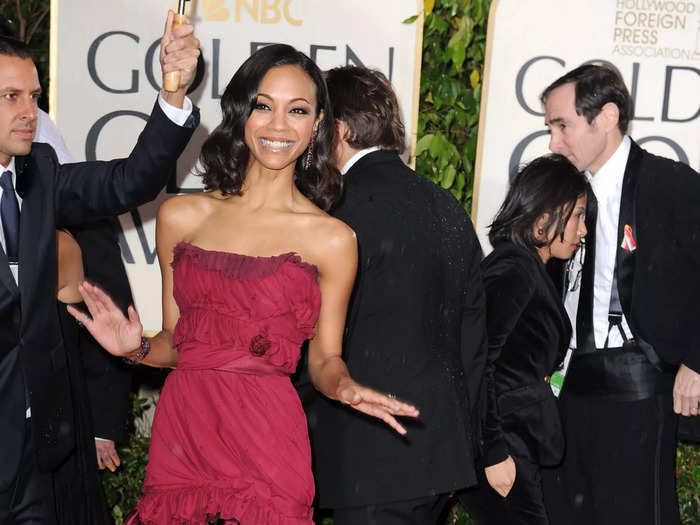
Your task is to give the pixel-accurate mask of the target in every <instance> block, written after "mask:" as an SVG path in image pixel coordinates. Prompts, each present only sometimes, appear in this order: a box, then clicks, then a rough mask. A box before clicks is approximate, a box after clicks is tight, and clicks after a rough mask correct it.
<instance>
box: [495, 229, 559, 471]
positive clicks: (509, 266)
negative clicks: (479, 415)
mask: <svg viewBox="0 0 700 525" xmlns="http://www.w3.org/2000/svg"><path fill="white" fill-rule="evenodd" d="M482 271H483V274H484V287H485V288H486V304H487V314H486V319H487V326H488V338H489V352H488V360H487V365H486V373H485V389H486V405H487V406H486V409H487V411H486V417H485V422H484V426H483V429H484V431H483V439H484V466H490V465H495V464H496V463H499V462H501V461H503V460H504V459H506V456H507V455H508V454H510V455H513V456H520V457H524V458H527V459H529V460H530V461H531V462H533V463H536V464H540V465H555V464H557V463H559V461H561V458H562V455H563V452H564V435H563V432H562V428H561V420H560V417H559V410H558V408H557V402H556V398H555V397H554V394H553V393H552V389H551V388H550V386H549V383H548V382H547V380H548V379H549V376H550V375H551V374H552V372H553V370H554V369H555V367H556V366H557V365H558V364H559V363H560V362H561V361H562V360H563V358H564V355H565V353H566V349H567V347H568V345H569V341H570V339H571V325H570V323H569V320H568V316H567V314H566V311H565V310H564V305H563V303H562V300H561V296H560V295H559V292H558V291H557V290H556V287H555V285H554V283H553V282H552V280H551V279H550V277H549V275H548V274H547V271H546V268H545V265H544V263H543V262H542V259H540V257H539V256H538V255H537V253H536V252H534V251H531V250H528V249H526V248H523V247H520V246H517V245H515V244H513V243H510V242H502V243H500V244H498V245H497V246H496V247H495V249H494V251H493V252H492V253H491V254H490V255H489V256H488V257H487V258H486V259H485V260H484V262H483V264H482ZM516 461H517V460H516Z"/></svg>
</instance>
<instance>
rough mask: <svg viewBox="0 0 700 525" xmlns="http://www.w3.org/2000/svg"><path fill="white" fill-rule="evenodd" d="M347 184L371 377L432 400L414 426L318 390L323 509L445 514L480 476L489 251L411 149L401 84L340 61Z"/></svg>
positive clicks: (341, 154)
mask: <svg viewBox="0 0 700 525" xmlns="http://www.w3.org/2000/svg"><path fill="white" fill-rule="evenodd" d="M327 82H328V87H329V91H330V97H331V104H332V107H333V113H334V116H335V117H336V123H337V130H338V136H337V145H336V151H335V162H336V165H337V166H338V168H339V169H340V170H341V173H343V174H344V195H343V197H342V199H341V201H340V202H339V203H338V205H337V207H336V208H335V209H334V210H333V211H332V213H333V215H334V216H336V217H338V218H339V219H341V220H343V221H344V222H346V223H347V224H348V225H349V226H350V227H351V228H353V230H354V231H355V233H356V234H357V239H358V246H359V261H358V262H359V265H358V273H357V278H356V281H355V287H354V290H353V294H352V297H351V302H350V307H349V311H348V318H347V321H346V330H345V338H344V345H343V348H344V356H343V357H344V359H345V360H346V363H347V366H348V369H349V371H350V374H351V375H352V376H353V378H355V379H356V380H357V381H359V382H361V383H363V384H366V385H370V386H372V387H373V388H376V389H378V390H381V391H384V392H389V393H391V394H392V395H395V396H397V397H399V398H401V399H406V400H407V401H409V402H411V403H414V404H415V405H416V406H417V407H419V408H420V412H421V415H420V419H419V420H418V421H417V422H408V421H407V422H406V423H405V424H406V427H407V430H408V434H407V435H406V436H405V437H401V436H399V435H397V434H396V433H395V432H391V429H387V428H385V426H384V425H382V424H381V423H377V422H375V421H373V420H370V418H366V417H364V416H362V415H359V414H355V413H352V411H350V410H347V408H345V407H342V406H340V405H338V404H337V403H333V402H328V401H327V400H325V399H318V400H317V401H315V402H314V405H313V406H312V407H311V408H310V426H311V430H312V446H313V448H314V455H315V467H316V475H317V481H318V495H319V498H320V499H319V504H320V507H321V508H331V509H334V513H333V514H334V523H335V524H336V525H349V524H353V525H356V524H358V523H375V524H378V525H390V524H425V525H434V523H436V521H437V520H438V518H439V517H440V515H441V513H442V511H443V509H444V507H445V503H446V501H447V499H448V495H449V493H451V492H453V491H455V490H457V489H460V488H463V487H466V486H469V485H472V484H474V483H475V479H476V478H475V471H474V465H473V460H474V442H473V435H474V425H475V423H476V421H475V420H474V419H475V418H473V410H474V406H473V405H474V400H475V399H476V396H477V392H478V388H479V385H480V382H481V376H482V372H483V367H484V363H485V355H486V354H485V352H486V345H485V343H486V331H485V319H484V316H485V299H484V291H483V285H482V282H481V274H480V271H479V263H480V261H481V257H482V253H481V248H480V246H479V242H478V240H477V238H476V235H475V233H474V229H473V227H472V223H471V221H470V220H469V217H468V216H467V214H466V213H465V211H464V209H463V208H462V206H461V205H460V203H459V202H458V201H457V200H456V199H455V198H454V197H453V196H452V195H451V194H450V193H449V192H447V191H445V190H443V189H441V188H439V187H438V186H436V185H435V184H433V183H432V182H430V181H428V180H427V179H425V178H423V177H421V176H419V175H417V174H416V173H415V172H414V171H412V170H411V169H410V168H408V167H407V166H406V165H405V164H404V163H403V162H402V160H401V158H400V157H399V154H400V153H401V152H403V150H404V147H405V136H404V126H403V124H402V122H401V117H400V111H399V105H398V101H397V98H396V95H395V94H394V92H393V90H392V88H391V84H390V83H389V81H388V80H387V78H386V77H385V76H384V75H383V74H381V73H380V72H378V71H372V70H368V69H363V68H356V67H344V68H339V69H333V70H331V71H329V72H328V74H327Z"/></svg>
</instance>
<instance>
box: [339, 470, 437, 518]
mask: <svg viewBox="0 0 700 525" xmlns="http://www.w3.org/2000/svg"><path fill="white" fill-rule="evenodd" d="M397 483H400V480H397ZM448 499H449V497H448V495H447V494H441V495H439V496H428V497H425V498H417V499H412V500H406V501H395V502H392V503H381V504H377V505H367V506H363V507H351V508H344V509H335V510H334V511H333V525H436V524H437V523H438V520H439V519H440V518H441V517H442V514H443V512H444V510H445V506H446V504H447V500H448Z"/></svg>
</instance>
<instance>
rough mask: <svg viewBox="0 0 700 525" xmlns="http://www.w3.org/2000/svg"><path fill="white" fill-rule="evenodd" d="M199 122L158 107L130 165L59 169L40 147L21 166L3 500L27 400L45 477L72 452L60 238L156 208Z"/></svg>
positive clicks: (7, 357)
mask: <svg viewBox="0 0 700 525" xmlns="http://www.w3.org/2000/svg"><path fill="white" fill-rule="evenodd" d="M197 122H198V112H197V110H196V109H195V111H194V112H193V114H192V117H191V118H190V120H189V121H188V125H187V126H185V127H181V126H177V125H175V124H173V123H172V122H171V121H170V120H169V119H168V118H167V117H166V116H165V115H164V114H163V112H162V110H161V109H160V107H159V105H158V104H157V103H156V105H155V107H154V109H153V112H152V114H151V118H150V119H149V121H148V123H147V124H146V126H145V128H144V130H143V132H142V133H141V135H140V136H139V139H138V142H137V143H136V146H135V147H134V149H133V151H132V153H131V155H130V156H129V157H128V158H126V159H119V160H113V161H110V162H84V163H77V164H65V165H62V166H61V165H59V164H58V161H57V159H56V154H55V153H54V151H53V149H51V147H50V146H47V145H45V144H34V145H33V146H32V150H31V152H30V154H29V155H27V156H25V157H16V158H15V167H16V172H17V192H18V193H19V195H20V196H21V197H22V211H21V215H20V246H19V285H17V284H15V281H14V279H13V278H12V274H11V273H10V270H9V265H8V262H7V258H6V256H5V254H4V252H1V251H0V399H1V400H2V405H1V407H2V409H1V410H0V428H2V432H0V490H4V489H6V488H7V487H8V485H9V484H10V483H11V481H12V480H13V479H14V477H15V473H16V472H17V462H18V461H19V457H20V455H21V454H20V451H21V448H22V444H23V442H24V436H25V424H26V420H25V407H26V405H25V391H26V393H27V394H28V397H29V400H30V405H31V409H32V418H31V424H32V436H33V446H34V451H35V455H36V460H37V465H38V467H39V468H40V469H41V470H42V471H51V470H53V469H55V468H56V467H57V466H58V465H59V464H61V462H62V461H64V460H65V459H66V457H67V456H68V455H69V454H70V453H71V451H72V449H73V447H74V446H75V438H74V429H73V422H74V418H73V410H72V404H71V397H70V392H71V390H70V388H71V387H70V381H69V378H68V373H67V369H66V366H67V361H66V352H65V350H64V348H63V341H62V339H61V331H60V325H59V320H58V315H57V309H56V228H57V227H62V226H70V225H72V224H78V223H81V222H85V221H87V220H90V219H95V218H98V217H100V216H107V215H116V214H119V213H122V212H124V211H126V210H127V209H129V208H131V207H134V206H136V205H138V204H140V203H143V202H147V201H149V200H151V199H153V198H155V197H156V195H157V194H158V192H159V191H160V189H161V188H162V187H163V186H164V185H165V183H166V182H167V179H168V177H169V175H170V173H171V172H172V169H173V167H174V165H175V161H176V160H177V157H178V156H179V155H180V153H181V152H182V150H183V149H184V147H185V145H186V144H187V142H188V140H189V138H190V136H191V135H192V132H193V131H194V128H195V127H196V123H197ZM25 385H26V390H25Z"/></svg>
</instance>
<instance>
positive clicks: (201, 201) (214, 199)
mask: <svg viewBox="0 0 700 525" xmlns="http://www.w3.org/2000/svg"><path fill="white" fill-rule="evenodd" d="M221 200H222V199H221V197H220V196H219V194H218V192H210V191H207V192H200V193H188V194H185V195H176V196H174V197H171V198H169V199H168V200H166V201H164V202H163V203H162V204H161V205H160V208H159V209H158V223H159V224H160V225H161V226H168V227H174V228H177V229H183V228H187V229H192V228H196V227H197V225H198V224H200V223H201V222H202V221H204V220H205V219H206V218H207V217H208V216H209V214H210V213H212V212H213V211H214V209H215V207H216V205H217V203H219V202H220V201H221Z"/></svg>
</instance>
